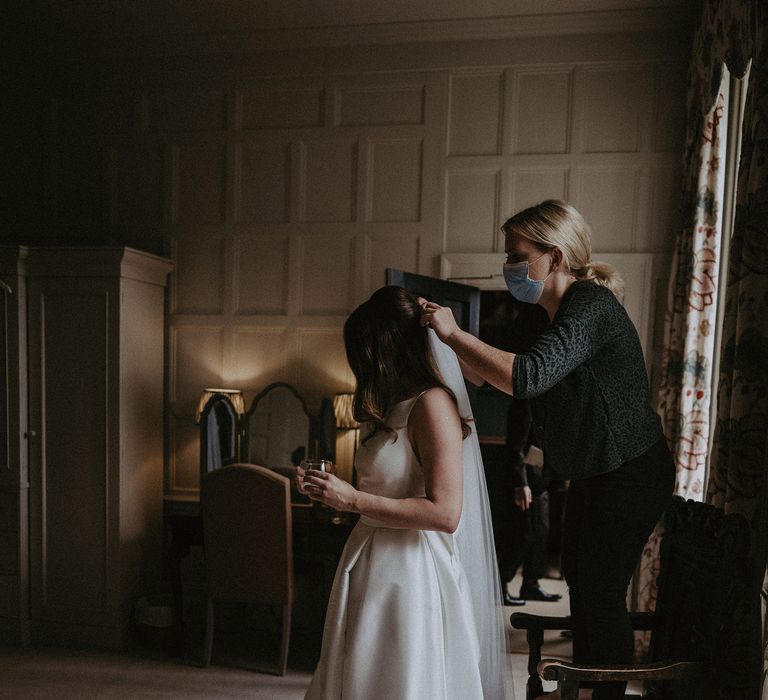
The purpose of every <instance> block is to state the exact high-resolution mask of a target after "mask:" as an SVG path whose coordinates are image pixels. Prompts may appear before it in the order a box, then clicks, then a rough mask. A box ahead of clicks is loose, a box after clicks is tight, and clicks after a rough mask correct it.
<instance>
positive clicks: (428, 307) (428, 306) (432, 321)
mask: <svg viewBox="0 0 768 700" xmlns="http://www.w3.org/2000/svg"><path fill="white" fill-rule="evenodd" d="M418 301H419V305H420V306H421V325H422V326H428V327H429V328H432V329H433V330H434V331H435V333H437V337H438V338H440V340H442V341H443V342H444V343H447V342H448V339H449V338H450V337H451V336H452V335H453V334H454V333H455V332H456V331H458V330H459V326H458V325H457V324H456V319H455V318H454V317H453V311H451V309H450V308H449V307H447V306H440V305H439V304H435V302H433V301H427V300H426V299H423V298H421V297H419V300H418Z"/></svg>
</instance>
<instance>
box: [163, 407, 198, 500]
mask: <svg viewBox="0 0 768 700" xmlns="http://www.w3.org/2000/svg"><path fill="white" fill-rule="evenodd" d="M168 432H169V435H168V443H169V446H170V450H169V452H170V455H169V459H168V484H167V486H166V488H167V492H168V494H169V495H172V496H182V497H183V496H191V497H194V496H197V495H198V494H199V488H200V426H198V425H195V421H194V418H193V417H192V416H190V415H186V414H185V415H182V416H175V415H173V414H172V415H171V416H170V419H169V425H168Z"/></svg>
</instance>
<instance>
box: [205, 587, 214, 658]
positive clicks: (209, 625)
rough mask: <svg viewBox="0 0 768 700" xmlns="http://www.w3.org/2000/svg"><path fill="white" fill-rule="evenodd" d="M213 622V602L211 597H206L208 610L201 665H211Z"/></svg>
mask: <svg viewBox="0 0 768 700" xmlns="http://www.w3.org/2000/svg"><path fill="white" fill-rule="evenodd" d="M213 622H214V603H213V598H210V597H209V598H208V610H207V612H206V616H205V641H204V643H203V666H210V665H211V652H212V651H213Z"/></svg>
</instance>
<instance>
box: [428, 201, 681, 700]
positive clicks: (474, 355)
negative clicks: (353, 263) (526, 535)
mask: <svg viewBox="0 0 768 700" xmlns="http://www.w3.org/2000/svg"><path fill="white" fill-rule="evenodd" d="M502 230H503V231H504V234H505V242H506V245H505V248H506V253H507V262H506V264H505V265H504V269H503V273H504V279H505V282H506V285H507V288H508V290H509V291H510V293H511V294H512V296H514V297H515V298H516V299H518V300H519V301H523V302H528V303H530V304H539V305H541V306H542V307H543V308H544V309H545V310H546V312H547V314H548V316H549V325H548V326H547V327H546V328H545V330H544V331H543V332H542V333H541V334H540V335H539V337H538V338H537V340H536V341H535V342H534V343H533V345H532V346H531V347H530V348H529V349H528V350H527V351H525V352H522V353H517V354H515V353H509V352H504V351H502V350H499V349H497V348H493V347H491V346H489V345H486V344H485V343H483V342H482V341H480V340H479V339H478V338H475V337H474V336H472V335H470V334H469V333H466V332H465V331H462V330H461V329H459V328H458V326H457V325H456V322H455V320H454V318H453V315H452V313H451V310H450V309H449V308H447V307H441V306H439V305H437V304H433V303H429V304H427V305H426V307H425V310H424V313H423V315H422V323H423V324H424V325H426V326H429V327H431V328H433V329H434V330H435V332H436V333H437V335H438V336H439V337H440V339H441V340H442V341H443V342H445V343H446V344H447V345H448V346H449V347H451V348H452V349H453V350H454V351H455V352H456V354H457V356H458V357H459V360H460V362H461V363H462V369H463V370H464V373H465V376H466V377H467V378H468V379H470V380H471V381H473V382H475V383H482V382H483V381H487V382H488V383H489V384H492V385H493V386H495V387H497V388H498V389H501V390H502V391H505V392H506V393H508V394H511V395H512V396H515V397H518V398H528V399H530V404H531V408H532V412H533V423H534V427H535V430H536V433H537V436H538V438H539V441H540V444H541V445H542V448H543V450H544V464H545V471H546V472H547V473H548V476H550V477H552V478H559V479H566V480H569V481H570V486H569V491H568V497H567V501H566V514H565V519H564V522H563V532H564V535H563V553H562V570H563V575H564V577H565V579H566V582H567V583H568V587H569V594H570V604H571V616H572V618H573V625H574V630H573V634H574V638H573V655H574V662H575V663H581V664H628V663H631V661H632V654H633V650H634V646H633V635H632V628H631V625H630V621H629V615H628V613H627V608H626V594H627V587H628V585H629V581H630V579H631V576H632V572H633V571H634V568H635V566H636V564H637V562H638V559H639V557H640V554H641V551H642V548H643V545H644V543H645V541H646V539H647V538H648V536H649V535H650V533H651V531H652V530H653V528H654V526H655V524H656V522H657V521H658V519H659V517H660V516H661V514H662V513H663V511H664V509H665V508H666V506H667V504H668V503H669V502H670V500H671V497H672V490H673V486H674V480H675V467H674V463H673V461H672V457H671V455H670V452H669V449H668V447H667V444H666V440H665V439H664V435H663V432H662V428H661V421H660V419H659V417H658V415H657V414H656V413H655V411H654V410H653V408H652V407H651V405H650V403H649V397H648V380H647V376H646V371H645V362H644V359H643V353H642V348H641V346H640V340H639V338H638V335H637V331H636V330H635V327H634V326H633V325H632V322H631V320H630V319H629V316H628V315H627V313H626V311H625V310H624V307H623V306H622V305H621V302H620V297H621V282H620V279H619V277H618V275H617V274H616V272H615V270H613V268H612V267H610V266H609V265H605V264H602V263H598V262H594V261H592V259H591V233H590V229H589V226H588V225H587V223H586V222H585V221H584V219H583V217H582V216H581V214H580V213H579V212H578V211H577V210H576V209H575V208H574V207H573V206H571V205H569V204H567V203H565V202H561V201H558V200H547V201H545V202H542V203H541V204H538V205H536V206H533V207H530V208H528V209H524V210H523V211H520V212H518V213H517V214H515V215H514V216H512V217H511V218H510V219H509V220H507V221H506V222H505V223H504V226H503V227H502ZM624 685H625V684H622V683H603V684H600V683H597V684H595V685H594V689H582V690H580V697H582V698H589V697H592V698H593V699H594V700H598V699H600V700H614V699H617V698H623V697H624ZM551 697H556V696H555V695H553V696H551Z"/></svg>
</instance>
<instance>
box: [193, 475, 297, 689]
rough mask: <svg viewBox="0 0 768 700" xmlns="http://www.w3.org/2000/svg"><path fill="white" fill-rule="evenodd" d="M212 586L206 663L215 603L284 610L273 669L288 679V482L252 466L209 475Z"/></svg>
mask: <svg viewBox="0 0 768 700" xmlns="http://www.w3.org/2000/svg"><path fill="white" fill-rule="evenodd" d="M200 505H201V509H202V515H203V540H204V547H205V568H206V579H207V585H208V614H207V623H206V634H205V646H204V653H203V655H204V664H205V665H206V666H207V665H209V664H210V661H211V651H212V647H213V629H214V603H215V601H217V600H221V601H229V602H245V603H263V604H271V605H276V606H282V609H283V610H282V637H281V644H280V652H279V661H278V663H277V665H276V666H275V667H256V668H255V670H260V671H267V672H270V673H276V674H278V675H281V676H282V675H285V670H286V666H287V663H288V645H289V641H290V633H291V611H292V606H293V601H294V576H293V545H292V516H291V498H290V481H289V480H288V479H287V478H286V477H284V476H281V475H279V474H276V473H275V472H273V471H271V470H269V469H266V468H264V467H259V466H256V465H252V464H233V465H230V466H227V467H222V468H221V469H217V470H216V471H213V472H210V473H208V474H205V475H204V476H203V478H202V481H201V486H200Z"/></svg>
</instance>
